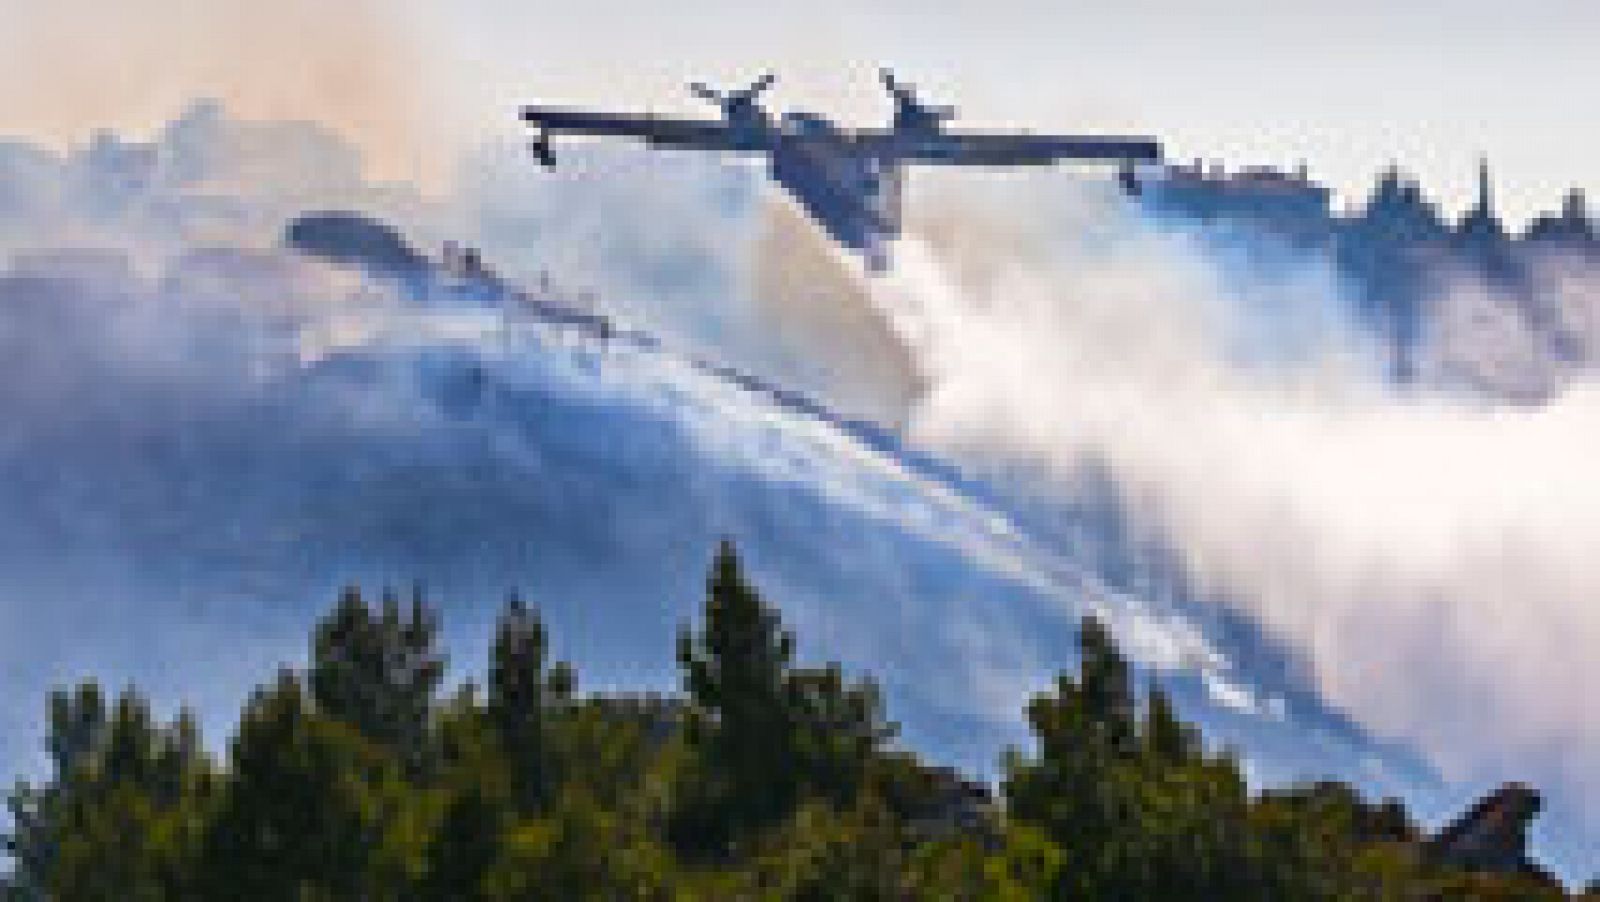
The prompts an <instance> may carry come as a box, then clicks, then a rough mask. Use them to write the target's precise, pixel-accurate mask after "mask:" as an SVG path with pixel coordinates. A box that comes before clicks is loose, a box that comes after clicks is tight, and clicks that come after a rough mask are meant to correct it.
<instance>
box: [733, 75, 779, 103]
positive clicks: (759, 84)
mask: <svg viewBox="0 0 1600 902" xmlns="http://www.w3.org/2000/svg"><path fill="white" fill-rule="evenodd" d="M777 81H778V76H777V74H776V73H772V72H768V73H766V74H765V75H763V76H761V77H760V78H758V79H756V80H755V81H753V82H751V83H750V87H748V88H745V89H744V90H743V91H740V92H739V97H740V98H742V99H744V100H747V101H749V100H755V99H756V98H757V97H760V96H761V95H762V94H764V93H766V90H767V89H768V88H770V87H772V86H773V85H774V84H776V83H777Z"/></svg>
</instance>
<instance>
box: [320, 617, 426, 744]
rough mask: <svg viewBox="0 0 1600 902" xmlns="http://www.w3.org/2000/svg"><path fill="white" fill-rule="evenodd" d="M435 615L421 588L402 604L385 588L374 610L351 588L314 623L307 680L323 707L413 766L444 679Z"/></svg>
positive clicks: (424, 738) (321, 708)
mask: <svg viewBox="0 0 1600 902" xmlns="http://www.w3.org/2000/svg"><path fill="white" fill-rule="evenodd" d="M438 630H439V625H438V618H437V616H436V615H435V614H434V612H433V611H432V610H431V609H429V607H428V606H427V605H426V604H425V603H424V602H423V600H422V596H421V593H420V591H419V592H417V593H415V594H413V596H412V599H411V603H410V605H409V606H407V608H406V610H404V611H403V610H402V608H401V604H400V601H399V599H398V598H396V597H395V596H394V595H393V594H392V593H386V594H385V595H384V598H383V602H382V604H381V606H380V608H379V609H378V610H376V611H374V610H373V609H372V608H370V607H369V606H368V605H367V603H366V602H365V601H364V600H362V598H361V593H360V592H359V591H357V590H356V589H353V588H351V589H346V590H345V592H344V593H343V594H342V595H341V596H340V598H339V603H338V606H337V607H335V609H334V611H333V613H332V614H330V615H329V616H328V617H327V619H325V620H323V621H322V623H320V624H319V625H318V626H317V630H316V634H315V637H314V639H313V642H312V655H311V672H310V674H309V682H310V687H311V695H312V698H313V699H315V701H316V705H317V709H318V711H319V712H320V713H322V714H324V715H326V716H328V717H331V718H333V719H334V720H336V721H339V722H341V723H344V724H347V725H349V726H350V727H351V728H353V729H355V730H356V732H358V733H360V734H361V735H362V736H364V737H366V738H367V739H368V740H370V741H372V742H375V743H378V744H379V745H382V746H384V747H386V748H389V749H393V750H394V751H395V753H396V754H397V755H399V757H400V759H401V761H403V762H404V763H405V765H406V767H407V769H408V771H410V772H412V773H415V772H417V771H419V770H420V769H422V768H423V767H424V766H425V764H426V763H427V758H428V727H429V724H428V719H429V713H430V711H431V709H432V706H433V703H434V701H435V693H436V692H437V691H438V688H439V684H440V682H441V681H442V680H443V679H444V658H443V655H442V654H441V653H440V652H439V651H438V650H437V648H436V647H435V642H436V639H437V635H438Z"/></svg>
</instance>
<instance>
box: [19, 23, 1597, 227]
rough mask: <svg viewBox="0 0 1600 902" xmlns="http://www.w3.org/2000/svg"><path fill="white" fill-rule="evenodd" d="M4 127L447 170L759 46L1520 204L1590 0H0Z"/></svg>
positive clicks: (1574, 162) (1001, 115)
mask: <svg viewBox="0 0 1600 902" xmlns="http://www.w3.org/2000/svg"><path fill="white" fill-rule="evenodd" d="M0 21H3V22H4V23H5V28H4V30H3V31H0V129H3V130H5V131H13V132H21V133H28V134H36V135H48V136H51V137H52V138H54V139H56V140H66V139H71V138H81V137H82V136H83V135H84V134H86V132H87V130H88V129H89V128H90V127H91V126H92V125H95V124H108V125H113V126H118V127H121V128H126V129H130V130H134V131H137V130H139V129H144V128H148V127H150V126H151V125H153V124H154V123H157V122H159V121H161V120H162V119H163V118H165V117H169V116H171V115H172V114H173V113H174V112H175V111H176V110H177V109H178V108H179V107H180V106H181V104H182V102H183V99H184V98H186V97H190V96H194V95H206V94H209V95H215V96H221V97H223V98H224V99H228V100H230V101H233V103H234V105H235V106H236V107H237V108H238V109H239V110H240V111H241V112H243V113H244V114H246V115H276V116H285V115H290V116H305V117H315V118H323V119H331V120H334V121H336V122H337V124H339V125H340V126H341V127H343V128H344V129H345V130H346V131H348V132H350V133H351V134H353V135H354V136H356V137H357V138H358V139H359V140H360V141H361V142H362V143H363V144H364V145H366V146H367V147H368V148H369V149H370V150H371V151H372V152H373V155H374V159H375V162H376V164H377V165H378V166H379V168H380V169H381V171H383V172H385V173H387V174H391V175H396V174H398V175H409V174H413V173H421V174H423V175H425V176H427V177H429V178H437V177H438V176H439V174H440V173H441V172H443V171H444V170H445V168H446V161H447V160H450V159H453V158H454V155H455V153H456V150H457V149H458V147H459V145H460V144H461V143H462V142H464V141H467V140H472V139H476V138H480V137H482V136H486V135H492V134H497V133H498V134H514V133H515V119H514V110H515V107H516V105H517V104H518V103H520V102H523V101H528V100H532V99H548V100H555V101H579V102H585V103H595V104H607V105H614V106H618V107H622V108H630V107H634V106H650V107H653V108H655V109H659V110H690V109H693V108H694V107H693V102H692V101H690V100H689V99H688V98H687V96H686V95H685V94H684V93H683V91H682V84H683V82H685V81H687V80H688V79H690V78H700V77H703V78H706V79H709V80H721V81H730V82H731V81H735V80H738V79H743V78H748V77H750V76H752V75H753V74H755V73H757V72H758V71H760V70H761V69H763V68H766V67H768V66H771V67H773V68H776V69H778V70H779V71H780V74H781V75H782V76H783V82H782V83H781V84H780V87H779V89H778V90H777V91H775V92H774V95H773V101H774V105H775V106H778V107H780V108H782V107H788V106H802V107H818V108H822V109H825V110H827V111H830V112H838V113H839V114H840V115H841V117H843V118H846V119H851V120H858V121H869V120H872V119H875V118H877V117H879V116H881V115H882V114H883V113H884V111H885V103H884V100H883V98H882V97H881V95H880V94H879V93H878V89H877V87H876V85H875V83H874V82H873V71H874V69H875V67H876V66H877V65H878V64H879V63H880V62H891V63H894V64H895V65H897V66H898V67H899V68H900V69H901V70H902V71H903V73H904V74H905V75H906V76H907V77H908V78H911V79H913V80H915V81H917V82H919V83H921V84H923V85H924V86H925V87H926V88H927V89H928V92H929V94H930V95H932V96H934V97H936V98H937V99H940V100H945V101H950V102H955V103H957V104H959V105H960V106H961V107H962V109H963V112H964V114H965V116H966V120H967V121H969V122H970V123H972V124H975V125H1027V126H1029V127H1032V128H1036V129H1039V130H1046V129H1049V130H1062V129H1073V128H1084V129H1090V130H1139V131H1147V132H1150V133H1153V134H1156V135H1159V136H1161V137H1162V138H1164V139H1165V140H1166V141H1167V142H1168V146H1169V153H1170V154H1171V155H1172V156H1173V157H1175V158H1181V159H1182V158H1190V157H1194V156H1204V157H1208V158H1209V157H1220V158H1225V159H1227V160H1228V161H1230V162H1232V163H1237V164H1245V163H1278V164H1282V165H1285V166H1289V165H1293V164H1294V163H1295V162H1296V161H1298V160H1300V159H1305V160H1306V161H1307V162H1308V163H1309V164H1310V165H1311V167H1312V170H1313V172H1314V173H1316V174H1318V175H1320V176H1321V177H1323V178H1325V179H1327V180H1328V181H1330V182H1332V183H1333V184H1334V185H1335V186H1336V187H1338V188H1339V189H1341V191H1343V192H1345V196H1346V197H1348V196H1349V193H1350V192H1356V193H1358V194H1359V193H1361V192H1364V190H1365V187H1366V185H1367V184H1368V183H1369V182H1370V179H1371V176H1372V174H1373V172H1374V171H1375V170H1376V169H1377V168H1379V167H1381V166H1382V165H1384V164H1385V163H1387V162H1388V161H1389V160H1391V159H1396V160H1399V161H1400V162H1402V163H1404V164H1405V165H1407V166H1409V167H1411V168H1413V169H1415V170H1417V171H1419V172H1420V173H1421V174H1422V175H1424V176H1425V178H1426V180H1427V181H1428V183H1429V184H1430V186H1432V187H1433V188H1434V189H1435V190H1436V191H1438V192H1439V193H1440V194H1442V195H1444V196H1445V198H1446V199H1447V200H1448V202H1449V203H1450V204H1451V205H1452V206H1459V205H1460V204H1461V203H1462V201H1463V199H1464V198H1465V196H1466V194H1467V192H1468V191H1469V190H1470V187H1471V184H1472V178H1473V171H1472V170H1473V165H1474V160H1475V158H1476V157H1477V155H1478V154H1479V153H1487V154H1489V155H1490V157H1491V159H1492V160H1493V162H1494V163H1495V166H1496V170H1497V172H1498V174H1499V179H1500V182H1501V183H1502V185H1503V192H1502V193H1503V195H1504V199H1505V206H1506V208H1507V210H1508V212H1510V213H1511V214H1513V215H1521V214H1525V213H1526V212H1527V211H1528V210H1529V209H1532V208H1534V207H1539V206H1544V205H1553V204H1554V202H1555V201H1556V199H1557V197H1558V196H1559V194H1560V193H1561V192H1562V191H1563V190H1564V189H1565V188H1566V187H1568V186H1570V185H1574V184H1578V185H1584V186H1587V187H1589V188H1590V189H1600V147H1597V145H1600V140H1597V139H1600V123H1597V122H1596V116H1595V112H1594V110H1595V104H1594V101H1593V87H1592V86H1593V85H1595V84H1600V53H1597V52H1596V51H1597V50H1600V47H1597V43H1600V37H1597V36H1600V3H1594V2H1591V0H1521V2H1518V3H1514V4H1513V3H1508V2H1500V0H1453V2H1448V3H1444V2H1435V3H1420V2H1414V3H1396V2H1393V0H1343V2H1340V3H1328V2H1325V0H1278V2H1274V3H1267V2H1261V0H1213V2H1210V3H1205V2H1181V3H1180V2H1166V0H1122V2H1117V3H1112V2H1095V3H1087V2H1080V0H1056V2H1047V0H939V2H934V0H920V2H907V0H883V2H877V3H870V4H869V3H855V2H846V0H808V2H806V3H788V2H785V3H771V2H769V3H760V2H750V0H740V2H733V0H683V2H678V3H672V4H667V3H658V2H649V3H646V2H632V0H578V2H547V0H541V2H527V0H452V2H444V0H389V2H378V0H349V2H344V3H340V4H328V3H314V2H310V0H279V2H276V3H274V4H272V5H271V6H270V7H265V8H264V7H262V6H261V5H259V4H255V5H247V4H245V3H242V2H241V3H226V2H219V0H121V2H118V0H109V2H108V0H60V2H56V3H54V4H52V5H51V7H50V8H49V10H48V11H46V10H45V8H44V4H39V3H35V2H32V0H0Z"/></svg>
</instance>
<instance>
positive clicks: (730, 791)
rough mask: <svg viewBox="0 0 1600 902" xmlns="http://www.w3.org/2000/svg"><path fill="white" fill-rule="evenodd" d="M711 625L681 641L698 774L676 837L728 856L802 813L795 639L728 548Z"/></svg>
mask: <svg viewBox="0 0 1600 902" xmlns="http://www.w3.org/2000/svg"><path fill="white" fill-rule="evenodd" d="M704 617H705V619H704V623H703V625H702V627H701V631H700V632H699V633H698V634H695V633H691V632H689V631H688V630H684V631H683V632H682V633H681V634H680V636H679V641H678V661H679V663H680V665H681V666H682V667H683V670H684V682H685V684H686V688H687V690H688V694H689V698H690V702H691V706H690V711H689V715H688V718H687V723H686V724H685V738H686V739H687V740H688V742H689V744H690V746H691V748H693V749H694V750H695V754H696V757H697V764H698V767H697V772H696V774H695V777H694V780H695V786H694V790H693V795H694V798H693V799H692V801H691V802H690V804H689V805H687V806H686V807H685V810H684V811H682V812H680V818H679V820H678V823H677V824H676V825H675V827H676V831H675V832H676V834H677V836H676V838H677V839H678V840H679V842H680V844H681V845H683V846H685V847H686V848H688V849H690V850H696V851H702V852H711V853H713V854H725V853H726V852H728V851H729V848H728V847H729V845H730V844H731V843H732V842H733V841H734V840H736V839H738V838H741V837H743V838H748V837H749V835H750V834H752V833H754V832H755V831H757V830H759V829H760V828H762V827H766V826H770V825H771V824H773V823H775V822H777V821H778V820H780V819H781V818H782V817H784V816H785V815H786V814H787V813H788V812H790V811H792V810H794V808H795V807H796V803H797V800H798V795H799V781H798V780H797V770H798V767H797V765H798V761H797V760H796V759H797V758H798V755H797V754H796V749H795V748H794V727H795V723H794V717H793V712H792V710H791V708H790V705H789V699H788V698H787V682H788V675H789V668H790V662H791V660H792V658H793V656H794V637H793V636H792V635H791V634H790V633H789V632H788V631H786V630H785V629H784V628H783V626H782V623H781V621H780V619H779V617H778V613H777V611H776V610H774V609H773V608H771V607H770V606H768V605H767V603H766V602H765V601H763V600H762V599H761V597H760V595H758V594H757V593H756V590H755V588H754V587H753V586H751V585H750V584H749V583H748V582H747V581H746V580H745V578H744V574H743V572H742V570H741V567H740V564H739V558H738V555H737V553H736V552H735V551H734V548H733V545H732V543H730V542H723V543H722V545H721V546H720V547H719V548H718V549H717V554H716V558H715V560H714V562H713V563H712V567H711V576H710V579H709V580H708V582H707V586H706V605H705V615H704Z"/></svg>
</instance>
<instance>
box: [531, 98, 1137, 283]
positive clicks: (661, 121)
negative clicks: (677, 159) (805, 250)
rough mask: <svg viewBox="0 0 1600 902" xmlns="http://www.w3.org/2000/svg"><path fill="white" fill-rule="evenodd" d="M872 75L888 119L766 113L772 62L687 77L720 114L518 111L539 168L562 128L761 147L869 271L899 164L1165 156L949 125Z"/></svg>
mask: <svg viewBox="0 0 1600 902" xmlns="http://www.w3.org/2000/svg"><path fill="white" fill-rule="evenodd" d="M880 76H881V78H882V80H883V86H884V88H886V89H887V90H888V92H889V94H890V96H892V97H893V98H894V104H895V112H894V122H893V124H892V125H891V126H890V127H889V128H887V129H881V128H880V129H846V128H841V127H840V126H838V125H836V124H835V123H833V122H831V121H829V120H828V119H825V118H823V117H822V116H818V115H816V114H813V113H804V112H794V113H788V114H785V115H784V116H782V117H781V118H778V119H774V118H773V117H772V115H771V114H769V113H768V112H767V111H766V110H765V109H763V108H762V106H761V103H760V100H761V95H762V94H763V93H764V92H765V91H766V90H767V89H768V88H770V87H772V85H773V83H774V82H776V81H777V78H776V77H775V76H774V75H772V74H770V73H769V74H767V75H764V76H762V77H761V78H760V79H758V80H757V81H755V82H754V83H753V84H751V85H750V86H749V87H746V88H744V89H742V90H735V91H717V90H714V89H712V88H709V87H707V86H705V85H704V84H701V83H698V82H696V83H694V84H691V85H690V86H689V90H690V91H691V92H692V93H693V94H694V95H695V96H696V97H698V98H700V99H701V100H705V101H707V102H708V103H711V104H714V105H716V106H717V107H719V108H720V109H721V110H722V118H721V119H720V120H711V119H682V118H672V117H665V116H656V115H652V114H642V115H641V114H632V113H623V114H617V113H597V112H590V111H587V110H577V109H571V108H564V107H550V106H528V107H524V108H523V110H522V119H523V121H524V122H526V123H527V124H528V125H529V126H530V127H531V128H533V129H535V136H534V139H533V144H532V149H533V153H534V156H535V157H537V158H538V160H539V162H540V163H542V164H543V165H544V166H545V167H546V168H553V167H554V166H555V165H556V157H555V152H554V150H553V148H552V147H551V137H552V136H553V135H555V134H559V133H568V134H578V135H600V136H620V137H631V138H639V139H642V140H643V141H644V142H645V143H647V144H650V145H653V146H656V147H671V148H688V149H693V150H719V151H730V152H735V153H748V154H766V155H767V157H768V158H769V159H770V160H771V167H772V178H773V179H774V180H776V181H777V182H778V184H779V185H782V186H783V188H784V189H785V190H787V191H788V192H789V193H790V194H791V195H793V196H794V198H795V200H797V201H799V203H800V205H801V206H802V207H804V208H805V210H806V212H807V213H809V214H810V216H811V218H812V219H813V220H815V221H816V222H817V224H818V225H819V226H821V227H822V229H823V230H824V231H825V232H827V233H828V235H830V236H831V237H832V238H833V240H835V241H837V242H838V243H839V244H841V245H843V246H845V247H847V248H849V249H851V250H853V251H855V252H857V253H859V254H861V255H862V256H863V257H864V258H865V260H866V262H867V267H868V270H869V271H871V272H883V271H884V270H886V269H887V268H888V266H889V262H890V260H889V246H890V244H891V243H892V242H893V240H894V239H895V238H896V237H898V236H899V234H900V229H901V189H902V185H903V179H904V166H905V164H913V163H914V164H924V165H934V166H1042V165H1049V164H1052V163H1056V162H1059V161H1077V162H1089V163H1116V164H1120V165H1123V166H1133V165H1135V164H1139V163H1155V162H1159V161H1160V159H1161V144H1160V142H1158V141H1156V140H1155V139H1153V138H1144V137H1113V136H1088V135H1036V134H1030V133H1026V132H1023V133H1014V134H996V133H983V132H959V131H947V130H945V127H944V126H945V123H946V122H948V121H949V120H951V119H953V118H955V115H956V111H955V108H954V107H949V106H930V105H928V104H926V103H923V102H922V100H921V99H919V98H918V96H917V93H916V89H915V88H914V87H913V86H911V85H908V84H904V83H902V82H900V81H899V80H898V79H896V78H895V76H894V73H893V72H891V71H889V70H888V69H884V70H882V71H881V72H880Z"/></svg>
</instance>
